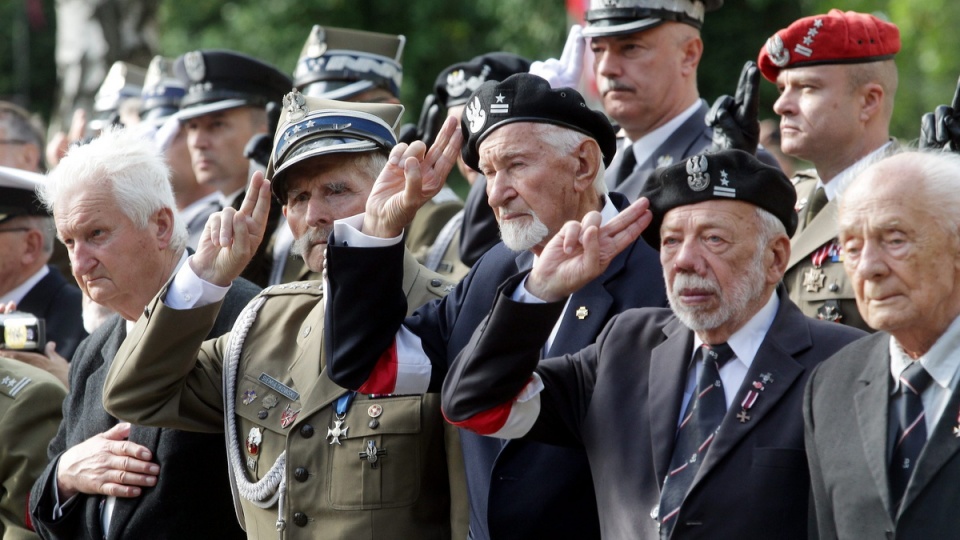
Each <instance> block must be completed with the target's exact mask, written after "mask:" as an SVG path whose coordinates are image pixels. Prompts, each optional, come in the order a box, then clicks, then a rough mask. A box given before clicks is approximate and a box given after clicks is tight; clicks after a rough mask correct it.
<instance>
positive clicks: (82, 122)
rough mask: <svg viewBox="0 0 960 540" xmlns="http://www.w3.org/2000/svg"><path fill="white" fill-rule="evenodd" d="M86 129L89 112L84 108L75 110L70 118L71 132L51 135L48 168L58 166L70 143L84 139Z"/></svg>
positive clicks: (48, 148)
mask: <svg viewBox="0 0 960 540" xmlns="http://www.w3.org/2000/svg"><path fill="white" fill-rule="evenodd" d="M86 129H87V112H86V111H84V110H83V109H77V110H75V111H73V117H72V118H71V119H70V132H69V133H64V132H62V131H58V132H57V133H54V134H53V136H51V137H50V141H49V142H48V143H47V148H46V154H47V156H46V157H47V168H49V169H52V168H54V167H56V166H57V164H58V163H60V160H61V159H63V156H65V155H67V150H69V149H70V145H71V144H73V143H75V142H78V141H80V140H81V139H83V134H84V132H85V131H86Z"/></svg>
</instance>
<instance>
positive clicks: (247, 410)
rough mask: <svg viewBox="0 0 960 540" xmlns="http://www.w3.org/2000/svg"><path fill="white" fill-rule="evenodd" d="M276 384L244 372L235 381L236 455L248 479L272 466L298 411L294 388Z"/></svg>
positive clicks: (297, 397)
mask: <svg viewBox="0 0 960 540" xmlns="http://www.w3.org/2000/svg"><path fill="white" fill-rule="evenodd" d="M274 386H276V385H275V384H274ZM277 388H279V390H278V389H276V388H273V387H271V386H270V385H268V384H266V383H265V382H263V381H260V380H259V379H257V378H256V377H252V376H250V375H244V376H243V378H242V380H240V381H238V382H237V395H236V396H235V397H234V399H235V403H236V414H237V416H238V417H239V418H238V422H237V437H238V438H239V439H240V440H238V441H236V442H235V444H239V445H240V455H241V456H243V457H244V460H245V468H246V471H247V475H248V477H249V478H250V479H251V480H259V479H260V477H261V475H263V474H266V472H267V471H269V470H270V467H272V466H273V464H274V462H275V461H276V459H277V457H279V456H280V453H281V452H283V450H284V448H285V446H286V440H287V434H288V433H289V431H290V429H291V428H290V426H291V425H292V424H293V422H294V421H295V420H296V419H297V417H298V416H299V414H300V409H301V406H300V401H299V394H298V393H297V392H296V390H295V389H291V388H284V387H282V386H280V387H277ZM293 398H296V399H293Z"/></svg>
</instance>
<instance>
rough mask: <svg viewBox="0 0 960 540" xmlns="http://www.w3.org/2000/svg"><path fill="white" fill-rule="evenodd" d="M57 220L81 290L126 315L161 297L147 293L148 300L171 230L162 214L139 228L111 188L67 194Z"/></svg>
mask: <svg viewBox="0 0 960 540" xmlns="http://www.w3.org/2000/svg"><path fill="white" fill-rule="evenodd" d="M54 221H55V222H56V225H57V235H58V236H59V237H60V239H61V241H63V243H64V244H65V245H66V246H67V252H68V253H69V255H70V266H71V268H72V270H73V276H74V277H75V278H76V280H77V284H78V285H80V289H81V290H82V291H83V292H84V293H85V294H86V295H88V296H89V297H90V298H91V299H92V300H93V301H95V302H97V303H98V304H101V305H104V306H106V307H109V308H110V309H113V310H114V311H118V312H120V313H122V314H129V313H137V312H139V311H141V310H143V306H144V305H146V300H149V298H150V297H151V296H153V294H155V293H156V289H154V290H152V291H147V293H146V300H142V297H143V296H144V294H145V293H144V288H145V287H144V284H145V283H153V282H156V281H157V279H158V278H157V276H158V273H159V272H160V271H162V270H161V266H162V263H161V251H162V250H163V249H165V248H166V247H167V243H166V242H165V241H164V239H163V236H164V234H163V233H164V232H165V231H164V228H165V225H164V224H162V223H160V222H158V215H157V214H155V215H154V216H152V217H151V219H150V221H149V222H148V224H147V227H146V229H143V230H141V229H139V228H137V226H136V225H135V224H134V223H133V221H131V220H130V218H129V217H127V215H126V214H125V213H124V212H123V211H122V210H121V208H120V206H119V204H118V203H117V201H116V198H115V197H114V195H113V193H112V192H111V191H110V190H109V188H108V187H106V186H102V185H101V186H92V187H89V188H81V189H79V190H76V191H72V192H70V193H66V194H62V195H61V196H60V197H59V199H58V200H57V203H56V205H55V206H54ZM166 233H167V235H169V231H166ZM167 277H169V276H162V277H159V279H161V280H163V279H166V278H167ZM161 284H162V282H161Z"/></svg>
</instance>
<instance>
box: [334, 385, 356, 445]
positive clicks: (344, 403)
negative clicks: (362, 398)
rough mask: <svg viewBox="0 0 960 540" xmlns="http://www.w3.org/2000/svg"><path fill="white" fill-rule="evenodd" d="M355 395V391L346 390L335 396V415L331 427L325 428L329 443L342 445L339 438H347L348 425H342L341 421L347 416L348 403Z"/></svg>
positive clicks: (351, 401)
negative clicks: (342, 393)
mask: <svg viewBox="0 0 960 540" xmlns="http://www.w3.org/2000/svg"><path fill="white" fill-rule="evenodd" d="M356 396H357V393H356V392H347V393H346V394H344V395H342V396H340V397H339V398H337V403H336V405H335V407H334V413H335V416H334V420H333V427H330V428H327V440H328V441H330V444H339V445H341V446H342V445H343V443H341V442H340V438H341V437H343V438H344V439H346V438H347V430H348V429H350V427H349V426H344V425H343V421H344V419H345V418H346V417H347V411H348V410H349V409H350V404H351V403H353V398H355V397H356Z"/></svg>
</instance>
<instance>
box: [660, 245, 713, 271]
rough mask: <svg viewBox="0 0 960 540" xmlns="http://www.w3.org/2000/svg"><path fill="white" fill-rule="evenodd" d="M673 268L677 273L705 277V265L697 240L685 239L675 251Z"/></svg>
mask: <svg viewBox="0 0 960 540" xmlns="http://www.w3.org/2000/svg"><path fill="white" fill-rule="evenodd" d="M667 262H670V261H667ZM664 266H665V267H666V266H667V265H666V264H665V265H664ZM672 267H673V269H674V271H676V272H684V273H690V274H697V275H703V274H704V264H703V256H702V255H701V254H700V243H699V242H698V241H697V240H696V239H690V238H685V239H683V241H682V242H681V243H680V245H679V246H676V248H675V250H674V253H673V261H672Z"/></svg>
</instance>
